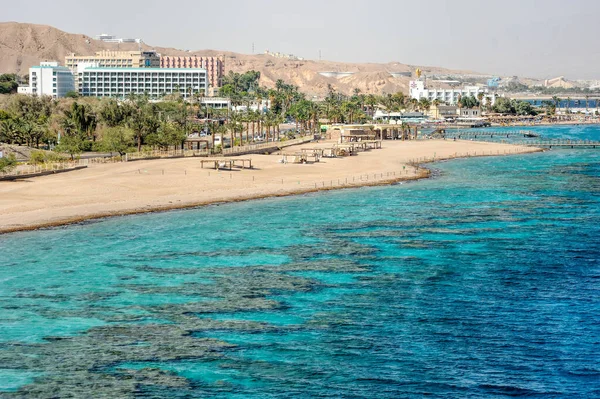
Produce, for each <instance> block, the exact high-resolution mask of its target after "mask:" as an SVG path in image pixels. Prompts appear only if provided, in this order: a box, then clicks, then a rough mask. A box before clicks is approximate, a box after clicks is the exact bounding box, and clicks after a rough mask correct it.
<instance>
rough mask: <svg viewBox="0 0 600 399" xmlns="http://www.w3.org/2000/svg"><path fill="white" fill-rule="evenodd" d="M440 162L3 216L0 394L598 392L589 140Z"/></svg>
mask: <svg viewBox="0 0 600 399" xmlns="http://www.w3.org/2000/svg"><path fill="white" fill-rule="evenodd" d="M539 131H540V132H542V133H543V134H544V135H546V136H547V137H560V138H567V137H570V138H582V139H598V138H600V129H599V128H598V127H594V126H592V127H590V126H587V127H560V128H542V129H539ZM431 167H433V168H434V169H435V170H436V173H435V174H434V176H435V177H434V178H432V179H429V180H426V181H420V182H415V183H405V184H400V185H395V186H389V187H375V188H362V189H353V190H344V191H334V192H326V193H318V194H311V195H305V196H297V197H289V198H278V199H267V200H260V201H251V202H245V203H237V204H226V205H220V206H210V207H205V208H200V209H193V210H184V211H176V212H166V213H158V214H151V215H140V216H129V217H122V218H113V219H106V220H100V221H95V222H91V223H85V224H81V225H76V226H68V227H63V228H55V229H50V230H44V231H37V232H24V233H15V234H10V235H4V236H0V397H4V396H6V397H86V398H87V397H106V398H117V397H119V398H121V397H170V398H171V397H175V398H177V397H181V398H183V397H216V398H284V397H285V398H288V397H298V398H308V397H349V398H352V397H355V398H360V397H378V398H412V397H422V396H425V395H428V396H431V397H439V398H457V397H460V398H490V397H491V398H504V397H515V396H535V397H548V398H592V397H600V341H599V337H600V316H599V314H600V297H599V294H600V285H599V284H600V240H599V239H598V237H600V196H599V194H600V151H598V150H558V151H551V152H546V153H540V154H530V155H523V156H511V157H497V158H476V159H464V160H454V161H451V162H443V163H438V164H435V165H432V166H431Z"/></svg>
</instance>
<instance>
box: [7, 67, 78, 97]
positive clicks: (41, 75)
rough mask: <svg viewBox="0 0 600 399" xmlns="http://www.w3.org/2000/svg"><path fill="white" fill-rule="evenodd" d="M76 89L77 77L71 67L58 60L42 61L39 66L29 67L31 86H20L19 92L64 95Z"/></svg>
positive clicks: (37, 94)
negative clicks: (64, 65)
mask: <svg viewBox="0 0 600 399" xmlns="http://www.w3.org/2000/svg"><path fill="white" fill-rule="evenodd" d="M70 91H75V78H74V77H73V74H72V73H71V71H70V70H69V68H66V67H63V66H60V65H59V64H58V62H41V63H40V65H39V66H33V67H31V68H29V86H19V88H18V89H17V92H18V93H19V94H30V95H33V96H52V97H53V98H60V97H64V96H65V94H67V93H68V92H70Z"/></svg>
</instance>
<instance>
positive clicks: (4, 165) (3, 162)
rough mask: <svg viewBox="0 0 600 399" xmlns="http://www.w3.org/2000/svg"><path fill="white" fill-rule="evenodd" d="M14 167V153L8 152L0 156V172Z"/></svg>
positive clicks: (8, 170)
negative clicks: (4, 155) (6, 154)
mask: <svg viewBox="0 0 600 399" xmlns="http://www.w3.org/2000/svg"><path fill="white" fill-rule="evenodd" d="M16 167H17V157H16V156H15V154H8V156H6V157H2V158H0V173H4V172H10V171H11V170H13V169H14V168H16Z"/></svg>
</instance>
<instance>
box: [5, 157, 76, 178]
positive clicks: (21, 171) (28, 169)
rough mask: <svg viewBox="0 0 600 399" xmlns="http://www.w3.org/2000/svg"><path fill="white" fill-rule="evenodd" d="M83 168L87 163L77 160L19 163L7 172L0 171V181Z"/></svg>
mask: <svg viewBox="0 0 600 399" xmlns="http://www.w3.org/2000/svg"><path fill="white" fill-rule="evenodd" d="M85 168H87V165H80V164H79V162H78V161H73V162H53V163H45V164H40V165H19V166H17V167H16V168H15V169H13V170H11V171H9V172H2V173H0V181H2V180H17V179H27V178H31V177H38V176H47V175H51V174H56V173H64V172H70V171H74V170H79V169H85Z"/></svg>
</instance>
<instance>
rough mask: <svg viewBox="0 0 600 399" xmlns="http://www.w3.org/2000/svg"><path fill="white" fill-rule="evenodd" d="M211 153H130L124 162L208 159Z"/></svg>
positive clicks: (193, 151) (181, 151)
mask: <svg viewBox="0 0 600 399" xmlns="http://www.w3.org/2000/svg"><path fill="white" fill-rule="evenodd" d="M210 154H211V153H210V151H209V150H168V151H161V150H152V151H140V152H128V153H127V154H125V156H124V157H123V161H124V162H131V161H140V160H148V159H161V158H185V157H207V156H209V155H210Z"/></svg>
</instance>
